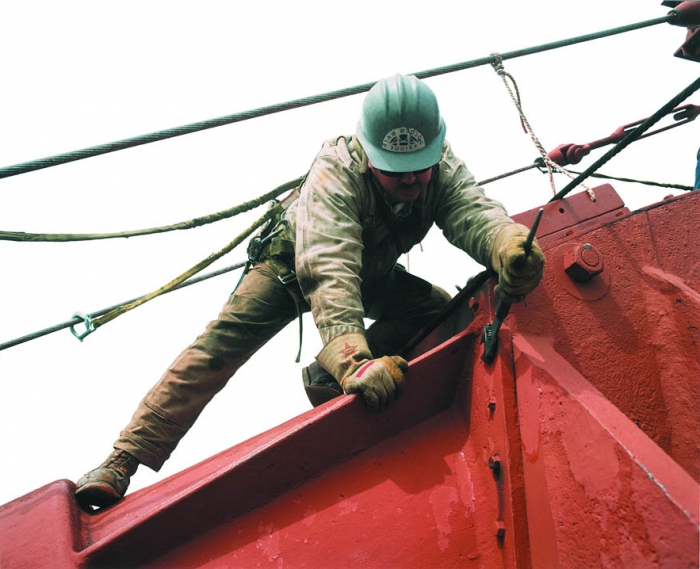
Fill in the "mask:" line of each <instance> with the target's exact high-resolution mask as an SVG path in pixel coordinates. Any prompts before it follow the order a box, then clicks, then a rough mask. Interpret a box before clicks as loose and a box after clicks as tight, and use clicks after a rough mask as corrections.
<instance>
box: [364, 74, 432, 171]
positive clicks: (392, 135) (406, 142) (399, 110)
mask: <svg viewBox="0 0 700 569" xmlns="http://www.w3.org/2000/svg"><path fill="white" fill-rule="evenodd" d="M357 137H358V138H359V139H360V143H361V144H362V147H363V148H364V149H365V152H366V153H367V156H368V158H369V160H370V162H371V163H372V166H374V167H375V168H378V169H379V170H386V171H389V172H410V171H414V170H422V169H424V168H428V167H430V166H433V165H434V164H437V163H438V162H439V161H440V156H441V154H442V144H443V142H444V140H445V122H444V121H443V120H442V117H440V109H439V107H438V102H437V98H436V97H435V93H433V91H432V90H431V89H430V87H428V86H427V85H426V84H425V83H423V82H422V81H420V80H419V79H418V78H417V77H414V76H413V75H400V74H397V75H394V76H393V77H389V78H387V79H382V80H381V81H379V82H378V83H376V84H375V85H374V87H372V88H371V89H370V91H369V93H367V96H366V97H365V101H364V103H363V105H362V116H361V117H360V122H359V123H358V125H357Z"/></svg>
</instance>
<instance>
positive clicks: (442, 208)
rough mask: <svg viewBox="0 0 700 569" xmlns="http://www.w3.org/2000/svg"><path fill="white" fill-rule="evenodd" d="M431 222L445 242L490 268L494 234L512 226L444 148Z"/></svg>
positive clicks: (500, 207) (470, 174)
mask: <svg viewBox="0 0 700 569" xmlns="http://www.w3.org/2000/svg"><path fill="white" fill-rule="evenodd" d="M439 175H440V179H439V187H438V191H439V192H441V195H440V199H438V201H437V204H438V205H437V211H436V215H435V221H436V223H437V225H438V227H440V229H442V231H443V233H444V235H445V237H446V238H447V240H448V241H449V242H450V243H452V244H453V245H455V246H456V247H459V248H460V249H462V250H463V251H465V252H466V253H467V254H468V255H470V256H471V257H472V258H473V259H474V260H475V261H477V262H478V263H480V264H482V265H484V266H485V267H487V268H489V269H490V268H492V267H491V249H492V248H493V242H494V239H495V237H496V234H497V233H498V232H499V231H500V230H501V229H502V228H503V227H505V226H506V225H508V224H510V223H513V220H512V219H510V217H508V213H507V212H506V210H505V208H504V207H503V205H502V204H501V203H500V202H498V201H496V200H494V199H491V198H488V197H486V195H485V194H484V190H483V188H481V187H480V186H479V185H477V183H476V180H475V179H474V175H473V174H472V173H471V172H470V171H469V169H468V168H467V167H466V165H465V164H464V162H463V161H462V160H460V159H459V158H457V157H456V156H455V155H454V154H453V153H452V150H451V149H450V147H449V145H448V144H447V143H446V144H445V150H444V151H443V157H442V160H441V163H440V174H439Z"/></svg>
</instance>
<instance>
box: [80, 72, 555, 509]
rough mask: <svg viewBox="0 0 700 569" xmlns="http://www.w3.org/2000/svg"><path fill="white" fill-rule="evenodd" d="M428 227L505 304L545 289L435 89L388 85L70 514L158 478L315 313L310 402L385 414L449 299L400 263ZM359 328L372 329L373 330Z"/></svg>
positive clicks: (533, 256)
mask: <svg viewBox="0 0 700 569" xmlns="http://www.w3.org/2000/svg"><path fill="white" fill-rule="evenodd" d="M434 223H435V224H437V225H438V227H440V228H441V229H442V231H443V233H444V235H445V237H446V238H447V240H448V241H449V242H450V243H452V244H453V245H455V246H457V247H459V248H460V249H462V250H464V251H465V252H466V253H467V254H469V255H470V256H471V257H472V258H473V259H475V260H476V261H477V262H479V263H481V264H482V265H484V266H486V267H488V268H490V269H492V270H493V271H494V272H495V273H496V274H497V275H498V283H497V285H496V288H495V290H496V294H498V295H499V296H500V297H502V298H505V299H506V300H507V301H509V302H518V301H520V300H522V299H523V298H524V297H525V296H526V295H527V294H528V293H530V292H531V291H532V290H533V289H534V288H535V287H536V286H537V284H538V283H539V281H540V279H541V278H542V273H543V267H544V257H543V255H542V251H541V250H540V248H539V246H538V245H537V242H536V241H535V242H534V243H533V245H532V248H531V250H530V252H529V254H527V253H526V252H525V250H524V247H523V244H524V242H525V241H526V239H527V235H528V229H527V228H526V227H525V226H523V225H520V224H517V223H514V222H513V220H512V219H510V218H509V217H508V214H507V212H506V211H505V209H504V207H503V206H502V205H501V204H500V203H499V202H497V201H495V200H492V199H489V198H487V197H486V196H485V195H484V191H483V189H482V188H481V187H479V186H478V185H477V184H476V182H475V180H474V177H473V175H472V174H471V172H470V171H469V170H468V169H467V167H466V166H465V164H464V162H462V161H461V160H460V159H458V158H457V157H455V155H454V154H453V153H452V150H451V148H450V145H449V143H448V142H446V141H445V123H444V120H443V119H442V117H441V115H440V110H439V107H438V102H437V99H436V97H435V94H434V93H433V91H432V90H431V89H430V88H429V87H428V86H427V85H426V84H425V83H424V82H422V81H420V80H418V79H417V78H416V77H414V76H404V75H395V76H393V77H390V78H387V79H383V80H381V81H379V82H378V83H377V84H375V85H374V87H372V89H371V90H370V91H369V93H368V94H367V96H366V97H365V99H364V102H363V107H362V112H361V117H360V120H359V123H358V126H357V130H356V132H355V134H354V136H341V137H338V138H336V139H333V140H330V141H328V142H326V143H325V144H324V145H323V147H322V149H321V151H320V153H319V154H318V156H317V157H316V159H315V160H314V162H313V164H312V166H311V168H310V170H309V172H308V174H307V176H306V177H305V179H304V181H303V182H302V183H301V185H300V187H299V188H298V198H297V199H295V200H292V203H291V205H290V206H289V207H288V208H287V209H286V210H284V212H283V214H281V216H280V219H279V221H278V223H277V225H276V227H275V228H274V231H272V232H271V234H270V235H271V236H272V238H271V239H269V240H268V241H267V242H266V243H265V245H264V246H263V247H262V251H261V252H260V260H259V262H257V263H255V264H254V266H252V267H251V268H250V270H249V271H248V272H247V274H246V275H245V277H244V278H243V279H242V281H241V282H240V283H239V286H238V287H237V289H236V290H235V291H234V293H233V294H232V295H231V296H230V297H229V299H228V300H227V302H226V304H225V305H224V307H223V310H222V311H221V313H220V314H219V316H218V318H217V319H215V320H213V321H212V322H210V323H209V324H208V325H207V327H206V329H205V331H204V333H203V334H202V335H200V336H199V337H198V338H197V339H196V341H195V342H194V343H193V344H192V345H190V346H189V347H188V348H186V349H185V350H184V351H183V352H182V354H181V355H180V356H179V357H178V358H177V359H176V360H175V362H174V363H173V364H172V365H171V367H170V368H169V369H168V370H167V371H166V372H165V374H164V375H163V377H162V378H161V379H160V381H159V382H158V383H157V384H156V385H155V386H154V387H153V388H152V389H151V390H150V391H149V392H148V394H147V395H146V397H145V398H144V399H143V401H142V402H141V403H140V405H139V406H138V408H137V410H136V412H135V413H134V415H133V418H132V419H131V422H130V423H129V424H128V425H127V426H126V428H125V429H124V430H123V431H122V432H121V433H120V436H119V438H118V439H117V440H116V441H115V442H114V444H113V447H114V451H113V452H112V453H111V454H110V455H109V457H108V458H107V460H106V461H105V462H104V463H102V464H101V465H100V466H99V467H98V468H96V469H94V470H92V471H90V472H88V473H87V474H86V475H84V476H83V477H82V478H81V479H80V480H79V481H78V482H77V485H76V486H77V487H76V492H75V493H76V498H77V500H78V502H79V503H80V504H81V505H82V506H83V507H84V508H86V509H91V508H94V507H104V506H108V505H110V504H113V503H115V502H117V501H118V500H119V499H121V498H122V497H123V496H124V494H125V493H126V490H127V487H128V485H129V481H130V477H131V476H133V475H134V473H135V472H136V469H137V467H138V466H139V465H140V464H144V465H146V466H147V467H149V468H151V469H153V470H155V471H158V470H159V469H160V468H161V467H162V466H163V463H164V462H165V461H166V460H167V459H168V458H169V457H170V455H171V453H172V452H173V450H174V449H175V447H176V446H177V444H178V442H179V441H180V439H181V438H182V437H183V436H184V435H185V434H186V433H187V431H188V430H189V429H190V428H191V427H192V425H193V424H194V422H195V420H196V419H197V417H198V416H199V414H200V413H201V412H202V410H203V409H204V407H205V406H206V405H207V403H209V401H210V400H211V399H212V398H213V397H214V395H215V394H216V393H218V392H219V391H220V390H221V389H222V388H223V387H224V385H225V384H226V383H227V381H228V380H229V378H230V377H231V376H232V375H233V374H234V373H235V372H236V371H237V370H238V369H239V368H240V367H241V366H242V365H243V364H244V363H245V362H246V361H247V360H248V359H249V358H250V357H251V356H252V355H253V354H254V353H255V352H256V351H257V350H259V349H260V348H261V347H262V346H263V345H264V344H265V343H266V342H267V341H268V340H270V338H272V337H273V336H274V335H275V334H277V332H279V331H280V330H281V329H282V328H283V327H285V326H286V325H287V324H288V323H290V322H292V321H293V320H294V319H295V318H297V317H299V315H300V314H301V313H304V312H307V311H309V310H310V311H311V313H312V315H313V319H314V322H315V324H316V327H317V328H318V331H319V333H320V335H321V339H322V341H323V349H322V350H321V352H320V353H319V354H318V356H317V357H316V361H315V362H314V363H313V364H312V365H310V366H309V367H308V368H306V369H305V370H304V373H303V375H304V383H305V384H306V387H307V391H308V392H309V396H310V399H312V402H314V404H317V403H318V402H319V399H318V397H320V399H321V400H325V399H327V398H329V397H331V396H334V395H341V394H342V393H343V392H344V393H346V394H352V393H358V394H360V395H361V396H362V398H363V399H364V401H365V403H366V405H367V407H368V408H369V410H370V411H373V412H377V411H381V410H383V409H385V408H387V407H389V406H390V405H392V404H393V403H394V401H395V400H396V399H398V398H399V397H400V395H401V393H402V392H403V386H404V374H405V373H406V372H407V370H408V364H407V362H406V360H404V359H403V358H402V357H400V356H398V355H397V352H398V351H399V350H400V348H401V347H402V346H403V344H404V343H405V342H407V341H408V340H410V339H411V337H413V336H414V335H415V334H416V333H417V332H418V331H419V330H420V329H421V327H422V326H423V325H425V324H426V323H427V322H428V321H429V320H430V319H431V318H433V317H434V316H435V315H436V314H438V313H439V312H440V311H441V310H442V309H443V308H444V307H445V305H446V304H447V302H448V301H449V295H448V294H447V293H446V292H445V291H443V290H442V289H440V288H438V287H436V286H433V285H431V284H430V283H429V282H427V281H424V280H423V279H420V278H418V277H416V276H413V275H411V274H410V273H408V272H407V271H405V270H403V269H402V267H400V266H399V265H397V260H398V258H399V256H400V255H402V254H404V253H407V252H408V251H409V250H410V249H411V248H412V247H413V246H414V245H416V244H418V243H420V242H421V240H422V239H423V238H424V237H425V235H426V234H427V232H428V230H429V229H430V227H431V226H432V225H433V224H434ZM365 317H368V318H370V319H374V320H375V321H374V323H373V324H372V325H371V326H369V327H368V328H367V329H365V325H364V318H365ZM319 393H320V395H319ZM314 397H316V400H315V401H314Z"/></svg>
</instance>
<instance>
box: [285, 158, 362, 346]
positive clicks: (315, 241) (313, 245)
mask: <svg viewBox="0 0 700 569" xmlns="http://www.w3.org/2000/svg"><path fill="white" fill-rule="evenodd" d="M337 152H338V151H337V150H335V149H334V148H333V147H331V148H329V149H326V150H324V151H322V152H321V154H320V155H319V156H318V157H317V159H316V161H315V162H314V164H313V166H312V167H311V170H310V172H309V174H308V176H307V179H306V182H305V184H304V186H303V187H302V189H301V193H300V196H299V203H298V206H297V221H296V271H297V279H298V281H299V286H300V287H301V290H302V293H303V294H304V297H305V298H306V300H307V301H308V303H309V305H310V306H311V313H312V315H313V318H314V321H315V323H316V326H317V328H318V330H319V333H320V334H321V339H322V340H323V342H324V344H326V343H327V342H328V341H329V340H331V339H332V338H334V337H336V336H339V335H340V334H345V333H348V332H362V333H364V320H363V318H364V309H363V306H362V297H361V293H360V282H361V280H360V276H359V275H360V270H361V268H362V250H363V245H362V226H361V223H360V212H361V211H362V200H363V196H365V195H366V188H365V185H364V181H363V179H362V175H361V174H360V173H359V171H358V169H357V167H356V166H355V165H353V163H352V161H351V160H349V161H345V160H342V159H341V158H340V157H339V156H338V155H337Z"/></svg>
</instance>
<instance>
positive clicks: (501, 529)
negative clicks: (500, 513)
mask: <svg viewBox="0 0 700 569" xmlns="http://www.w3.org/2000/svg"><path fill="white" fill-rule="evenodd" d="M505 535H506V524H504V523H503V522H500V521H499V522H496V537H498V538H503V537H505Z"/></svg>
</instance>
